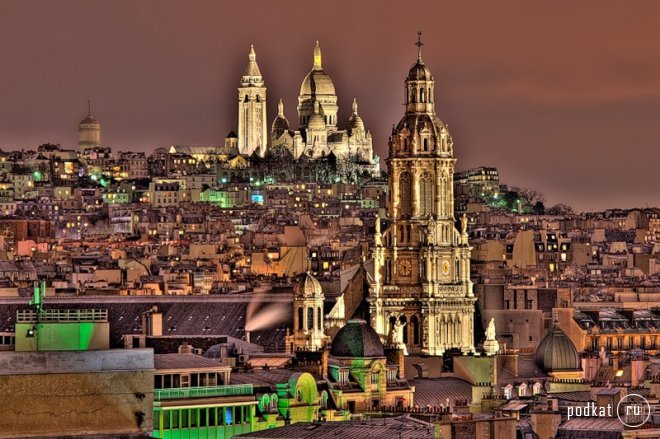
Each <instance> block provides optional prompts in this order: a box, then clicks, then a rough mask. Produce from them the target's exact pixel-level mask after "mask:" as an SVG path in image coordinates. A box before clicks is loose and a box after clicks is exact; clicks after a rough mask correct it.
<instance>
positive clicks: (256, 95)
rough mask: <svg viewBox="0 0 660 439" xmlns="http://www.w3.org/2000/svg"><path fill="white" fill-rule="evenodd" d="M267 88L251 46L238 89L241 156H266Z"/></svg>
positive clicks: (239, 148) (239, 147)
mask: <svg viewBox="0 0 660 439" xmlns="http://www.w3.org/2000/svg"><path fill="white" fill-rule="evenodd" d="M266 117H267V114H266V86H265V84H264V78H263V77H262V76H261V71H259V65H257V54H256V53H255V52H254V47H253V46H250V53H249V55H248V65H247V67H245V71H244V72H243V76H242V77H241V86H240V87H239V88H238V150H239V152H240V153H241V154H245V155H251V154H252V153H253V152H255V151H256V152H257V154H258V155H259V157H263V156H264V155H265V154H266V146H267V141H268V132H267V131H266Z"/></svg>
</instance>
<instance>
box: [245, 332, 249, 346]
mask: <svg viewBox="0 0 660 439" xmlns="http://www.w3.org/2000/svg"><path fill="white" fill-rule="evenodd" d="M245 341H247V342H248V343H250V331H245Z"/></svg>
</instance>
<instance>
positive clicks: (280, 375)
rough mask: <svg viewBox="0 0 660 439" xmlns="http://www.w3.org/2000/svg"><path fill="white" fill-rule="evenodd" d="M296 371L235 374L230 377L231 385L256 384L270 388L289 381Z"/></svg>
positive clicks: (274, 370) (279, 370)
mask: <svg viewBox="0 0 660 439" xmlns="http://www.w3.org/2000/svg"><path fill="white" fill-rule="evenodd" d="M294 373H296V371H294V370H291V369H269V370H255V371H253V372H235V373H232V374H231V376H230V380H231V384H254V385H255V386H268V387H270V386H271V385H274V384H282V383H286V382H287V381H289V378H291V375H293V374H294Z"/></svg>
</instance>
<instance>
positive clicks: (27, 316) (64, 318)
mask: <svg viewBox="0 0 660 439" xmlns="http://www.w3.org/2000/svg"><path fill="white" fill-rule="evenodd" d="M36 321H37V312H36V311H35V310H32V309H28V310H20V311H18V312H17V313H16V322H17V323H34V322H36ZM107 321H108V310H107V309H44V310H42V311H41V313H40V314H39V322H107Z"/></svg>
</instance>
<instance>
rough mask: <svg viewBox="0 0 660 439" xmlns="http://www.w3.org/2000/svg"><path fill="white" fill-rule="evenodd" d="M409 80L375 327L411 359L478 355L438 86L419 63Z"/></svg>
mask: <svg viewBox="0 0 660 439" xmlns="http://www.w3.org/2000/svg"><path fill="white" fill-rule="evenodd" d="M422 45H423V43H422V42H421V33H420V34H419V35H418V41H417V46H418V55H417V62H416V63H415V64H414V65H413V66H412V68H411V69H410V71H409V72H408V76H407V78H406V81H405V108H406V111H405V114H404V116H403V118H402V119H401V120H400V121H399V123H398V124H397V125H396V126H395V127H394V128H393V130H392V135H391V137H390V139H389V157H388V159H387V167H388V174H389V199H388V209H387V218H386V219H385V224H386V227H385V229H384V230H383V231H382V233H381V219H380V218H379V219H378V220H377V224H376V236H375V248H374V263H375V264H374V265H375V267H376V268H375V275H374V283H375V285H374V287H373V288H372V289H371V291H370V293H369V297H368V302H369V312H370V319H371V325H372V327H373V328H374V329H375V330H376V332H378V333H379V334H380V335H381V336H383V337H388V338H389V339H390V342H391V340H392V339H397V340H399V342H401V341H402V342H403V343H405V345H406V348H407V351H408V352H409V353H424V354H428V355H442V354H443V353H444V352H446V351H448V350H450V349H458V350H460V351H461V352H463V353H468V352H474V341H473V339H474V334H473V331H474V307H475V301H476V298H475V297H474V294H473V291H472V288H473V286H472V282H471V280H470V251H471V247H470V246H469V245H468V237H467V231H466V220H465V218H462V219H461V227H460V228H461V230H460V231H459V230H458V229H457V228H456V225H455V224H456V218H455V217H454V194H453V175H454V165H455V163H456V159H455V158H454V153H453V141H452V136H451V135H450V134H449V131H448V129H447V126H446V125H445V124H444V123H443V122H442V121H441V120H440V118H439V117H438V116H437V115H436V113H435V96H434V87H435V81H434V79H433V76H432V75H431V71H430V70H429V68H428V66H426V64H424V61H423V60H422Z"/></svg>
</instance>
